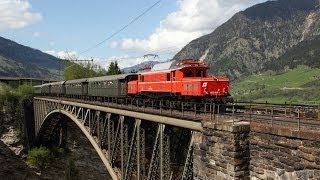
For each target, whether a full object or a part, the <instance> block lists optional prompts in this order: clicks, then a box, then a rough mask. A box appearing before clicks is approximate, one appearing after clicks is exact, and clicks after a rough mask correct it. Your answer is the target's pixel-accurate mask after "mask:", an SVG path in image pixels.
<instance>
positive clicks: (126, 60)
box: [98, 55, 144, 69]
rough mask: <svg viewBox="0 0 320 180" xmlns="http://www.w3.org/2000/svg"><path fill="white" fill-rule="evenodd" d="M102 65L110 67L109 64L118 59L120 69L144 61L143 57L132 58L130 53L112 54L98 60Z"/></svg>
mask: <svg viewBox="0 0 320 180" xmlns="http://www.w3.org/2000/svg"><path fill="white" fill-rule="evenodd" d="M98 61H100V62H99V63H100V64H101V65H102V67H104V68H106V69H108V67H109V64H110V63H111V62H113V61H117V62H118V65H119V67H120V69H123V68H126V67H130V66H134V65H136V64H140V63H141V62H143V61H144V59H143V57H136V58H130V57H129V55H120V56H111V57H109V58H107V59H105V60H98Z"/></svg>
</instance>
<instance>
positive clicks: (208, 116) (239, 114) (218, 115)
mask: <svg viewBox="0 0 320 180" xmlns="http://www.w3.org/2000/svg"><path fill="white" fill-rule="evenodd" d="M50 98H54V99H59V98H58V97H50ZM60 99H62V100H67V101H73V102H81V103H87V104H92V105H100V106H107V107H113V108H119V109H125V110H131V111H137V112H145V113H149V114H157V115H163V116H168V117H176V118H184V119H188V120H193V121H217V122H222V121H224V122H226V121H227V122H241V121H249V122H255V123H260V124H268V125H277V126H286V127H292V128H297V129H298V130H299V129H300V128H308V129H320V108H319V105H299V104H290V105H288V104H271V103H253V102H237V103H234V104H213V103H190V102H176V101H166V103H163V102H164V101H159V100H154V101H153V102H150V101H148V102H146V101H143V102H137V101H135V100H132V99H129V100H125V101H124V100H118V99H112V100H109V99H108V101H105V100H104V101H102V100H85V99H75V98H60Z"/></svg>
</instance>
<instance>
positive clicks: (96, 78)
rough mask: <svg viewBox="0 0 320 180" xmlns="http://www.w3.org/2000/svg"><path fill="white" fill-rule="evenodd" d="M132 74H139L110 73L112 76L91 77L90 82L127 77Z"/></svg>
mask: <svg viewBox="0 0 320 180" xmlns="http://www.w3.org/2000/svg"><path fill="white" fill-rule="evenodd" d="M130 75H137V74H134V73H129V74H118V75H110V76H100V77H94V78H89V79H88V82H95V81H110V80H117V79H125V78H126V77H127V76H130Z"/></svg>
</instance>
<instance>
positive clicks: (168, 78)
mask: <svg viewBox="0 0 320 180" xmlns="http://www.w3.org/2000/svg"><path fill="white" fill-rule="evenodd" d="M167 81H170V73H167Z"/></svg>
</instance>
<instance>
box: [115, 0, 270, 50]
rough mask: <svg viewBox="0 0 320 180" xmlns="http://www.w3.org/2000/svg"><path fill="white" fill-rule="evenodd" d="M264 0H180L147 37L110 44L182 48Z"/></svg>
mask: <svg viewBox="0 0 320 180" xmlns="http://www.w3.org/2000/svg"><path fill="white" fill-rule="evenodd" d="M263 1H265V0H178V1H177V3H178V10H177V11H175V12H172V13H170V14H169V15H168V16H167V17H166V18H165V19H164V20H162V21H161V22H160V24H159V26H158V27H157V28H156V30H155V31H154V32H153V33H152V34H151V35H150V36H149V37H148V38H146V39H137V38H127V39H122V40H121V41H118V42H116V41H115V42H112V43H111V44H110V47H111V48H121V49H131V50H135V51H140V52H150V51H154V52H155V51H159V50H161V49H164V48H168V47H172V49H176V50H175V52H177V51H178V50H180V48H182V47H183V46H185V45H186V44H187V43H188V42H190V41H191V40H193V39H196V38H198V37H200V36H202V35H205V34H208V33H210V32H212V31H213V30H214V29H215V28H217V27H218V26H219V25H221V24H222V23H224V22H226V21H227V20H228V19H229V18H231V17H232V16H233V15H234V14H235V13H236V12H239V11H240V10H243V9H245V8H246V7H249V6H252V5H254V4H256V3H258V2H263Z"/></svg>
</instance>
